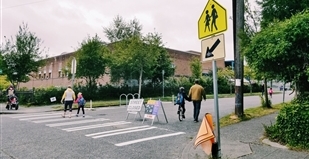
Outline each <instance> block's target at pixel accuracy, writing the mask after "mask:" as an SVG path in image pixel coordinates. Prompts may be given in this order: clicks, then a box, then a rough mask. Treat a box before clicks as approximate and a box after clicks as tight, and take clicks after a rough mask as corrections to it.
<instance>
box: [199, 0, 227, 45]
mask: <svg viewBox="0 0 309 159" xmlns="http://www.w3.org/2000/svg"><path fill="white" fill-rule="evenodd" d="M226 30H227V16H226V9H225V8H223V7H222V6H221V5H220V4H219V3H218V2H216V1H214V0H209V1H208V2H207V4H206V6H205V8H204V10H203V12H202V14H201V16H200V18H199V20H198V38H199V39H203V38H206V37H208V36H212V35H214V34H217V33H220V32H223V31H226Z"/></svg>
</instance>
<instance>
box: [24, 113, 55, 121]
mask: <svg viewBox="0 0 309 159" xmlns="http://www.w3.org/2000/svg"><path fill="white" fill-rule="evenodd" d="M55 117H58V118H60V117H61V116H60V115H59V114H57V115H49V116H40V117H33V118H22V119H19V120H37V119H48V118H55Z"/></svg>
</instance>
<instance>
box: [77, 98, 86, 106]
mask: <svg viewBox="0 0 309 159" xmlns="http://www.w3.org/2000/svg"><path fill="white" fill-rule="evenodd" d="M85 104H86V100H85V99H84V97H82V98H81V99H79V101H78V105H85Z"/></svg>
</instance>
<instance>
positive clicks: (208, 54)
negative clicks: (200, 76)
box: [205, 39, 221, 58]
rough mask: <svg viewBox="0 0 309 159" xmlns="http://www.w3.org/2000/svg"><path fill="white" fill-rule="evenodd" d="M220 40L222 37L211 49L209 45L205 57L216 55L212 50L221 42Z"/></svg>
mask: <svg viewBox="0 0 309 159" xmlns="http://www.w3.org/2000/svg"><path fill="white" fill-rule="evenodd" d="M220 42H221V41H220V39H217V40H216V42H215V43H214V44H213V45H212V47H211V48H210V49H209V47H207V50H206V54H205V58H209V57H213V56H214V55H213V54H212V52H213V51H214V50H215V49H216V48H217V46H218V45H219V44H220Z"/></svg>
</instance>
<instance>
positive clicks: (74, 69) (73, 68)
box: [71, 57, 76, 88]
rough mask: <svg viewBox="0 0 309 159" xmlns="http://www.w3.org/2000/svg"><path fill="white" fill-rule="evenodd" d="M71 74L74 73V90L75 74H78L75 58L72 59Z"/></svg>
mask: <svg viewBox="0 0 309 159" xmlns="http://www.w3.org/2000/svg"><path fill="white" fill-rule="evenodd" d="M71 65H72V66H71V73H72V88H73V86H74V78H75V73H76V59H75V57H73V59H72V64H71Z"/></svg>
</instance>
